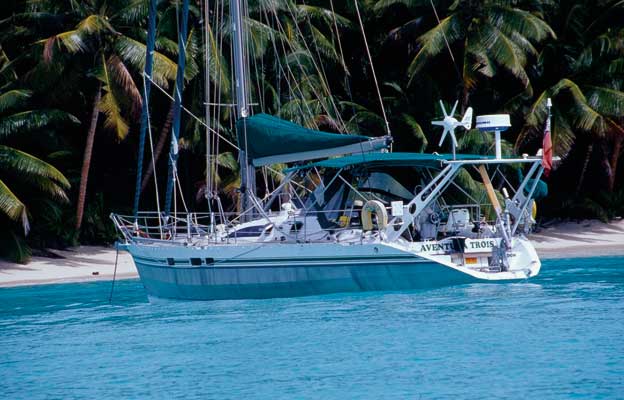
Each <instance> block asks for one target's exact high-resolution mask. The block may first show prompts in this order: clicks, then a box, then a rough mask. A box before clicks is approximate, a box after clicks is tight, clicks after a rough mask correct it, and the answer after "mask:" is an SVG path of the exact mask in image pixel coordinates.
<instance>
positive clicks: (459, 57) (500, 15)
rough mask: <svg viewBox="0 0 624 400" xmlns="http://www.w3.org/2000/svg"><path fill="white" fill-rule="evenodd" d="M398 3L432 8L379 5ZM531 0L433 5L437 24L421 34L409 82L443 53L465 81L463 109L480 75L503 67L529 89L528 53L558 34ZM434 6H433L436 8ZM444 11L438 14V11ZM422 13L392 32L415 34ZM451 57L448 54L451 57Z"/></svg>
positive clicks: (409, 0)
mask: <svg viewBox="0 0 624 400" xmlns="http://www.w3.org/2000/svg"><path fill="white" fill-rule="evenodd" d="M398 3H401V4H404V5H407V6H408V7H420V9H421V10H425V9H423V7H429V6H430V4H433V3H430V2H429V1H422V0H380V1H378V3H377V4H376V8H377V9H378V10H381V11H382V10H386V9H388V8H389V7H391V6H394V5H396V4H398ZM531 3H532V2H529V1H525V2H520V4H516V3H510V2H509V1H503V0H457V1H454V2H453V3H452V4H451V5H450V6H449V7H448V8H447V9H446V10H444V9H442V8H439V9H438V8H434V10H431V9H430V8H429V9H428V10H426V12H427V14H428V15H435V16H436V18H437V17H438V15H440V19H439V20H434V21H433V27H431V28H430V29H429V30H427V31H426V32H425V33H423V34H421V35H420V36H418V37H417V38H416V40H415V43H414V44H413V45H412V47H413V48H414V49H415V51H414V55H413V58H412V60H411V62H410V64H409V67H408V77H409V79H410V82H414V80H415V79H416V77H417V76H419V74H420V73H421V72H423V71H424V70H425V68H426V67H427V66H431V65H436V66H437V67H438V68H439V66H440V64H441V61H440V60H442V58H441V57H442V56H444V57H447V58H446V59H450V60H452V62H453V64H454V67H455V69H456V71H457V75H458V78H459V80H460V83H461V94H460V97H461V110H462V111H463V110H465V109H466V107H467V106H468V101H469V97H470V93H471V91H473V90H475V88H476V87H477V85H478V84H479V82H480V81H481V80H484V79H490V78H493V77H494V76H496V75H498V74H500V72H501V70H504V71H505V72H506V73H507V74H510V75H511V76H513V77H514V78H515V79H516V80H517V81H518V82H519V83H520V84H521V85H522V88H523V89H526V90H531V82H530V79H529V75H528V73H527V71H526V67H527V62H528V59H529V57H536V56H537V54H538V52H537V50H536V48H535V44H536V43H539V42H542V41H543V40H545V39H547V38H549V37H554V36H555V34H554V32H553V31H552V29H551V28H550V26H549V25H548V24H547V23H546V22H544V20H543V19H542V18H540V16H539V13H537V12H531V11H528V10H527V9H523V8H522V7H521V6H524V7H527V8H528V9H529V10H531V9H533V10H532V11H537V10H536V9H535V6H534V5H533V4H531ZM432 11H435V13H434V12H432ZM438 13H440V14H438ZM423 23H424V22H423V21H422V19H420V18H417V19H413V20H411V21H408V22H407V23H405V24H404V25H402V26H401V27H399V28H396V29H395V30H393V31H392V32H391V37H395V38H396V37H400V38H404V37H405V36H407V37H408V38H409V37H413V31H414V30H415V27H416V31H418V30H419V29H418V28H419V27H420V26H422V25H423ZM449 56H450V58H449Z"/></svg>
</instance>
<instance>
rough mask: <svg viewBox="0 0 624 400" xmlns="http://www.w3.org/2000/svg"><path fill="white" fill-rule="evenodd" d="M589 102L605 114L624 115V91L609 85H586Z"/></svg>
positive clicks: (619, 116)
mask: <svg viewBox="0 0 624 400" xmlns="http://www.w3.org/2000/svg"><path fill="white" fill-rule="evenodd" d="M584 88H585V92H586V96H587V104H589V106H590V107H592V108H593V109H594V110H596V111H598V112H599V113H601V114H603V115H608V116H614V117H618V118H621V117H622V116H624V92H622V91H620V90H615V89H611V88H608V87H599V86H593V85H586V86H584Z"/></svg>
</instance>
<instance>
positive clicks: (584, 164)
mask: <svg viewBox="0 0 624 400" xmlns="http://www.w3.org/2000/svg"><path fill="white" fill-rule="evenodd" d="M593 150H594V144H593V143H590V144H589V146H587V153H586V154H585V162H584V163H583V169H582V170H581V176H580V177H579V181H578V185H577V186H576V196H577V197H578V195H579V193H581V187H582V186H583V181H584V180H585V173H586V172H587V165H589V159H590V158H591V155H592V151H593Z"/></svg>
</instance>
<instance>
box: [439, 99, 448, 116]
mask: <svg viewBox="0 0 624 400" xmlns="http://www.w3.org/2000/svg"><path fill="white" fill-rule="evenodd" d="M440 108H441V109H442V114H444V116H445V117H448V114H447V113H446V109H445V108H444V103H442V100H440Z"/></svg>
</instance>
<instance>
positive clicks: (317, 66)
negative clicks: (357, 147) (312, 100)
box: [287, 1, 346, 132]
mask: <svg viewBox="0 0 624 400" xmlns="http://www.w3.org/2000/svg"><path fill="white" fill-rule="evenodd" d="M287 4H288V11H289V12H290V15H291V16H292V18H293V20H294V21H295V24H294V26H295V29H296V32H297V34H298V35H299V37H300V38H301V41H302V43H303V45H304V47H305V48H306V50H307V51H308V53H309V54H310V59H311V60H312V64H313V65H314V68H315V69H316V72H317V74H318V75H319V80H320V81H321V86H322V88H323V89H324V90H325V92H326V95H327V99H328V100H329V102H330V104H331V106H332V108H333V109H334V114H335V116H336V119H337V122H339V123H340V124H341V125H342V126H341V127H340V130H342V131H343V132H344V131H346V127H345V124H344V121H343V120H342V116H341V115H340V111H339V110H338V106H337V105H336V102H335V100H334V96H332V94H331V89H330V87H329V84H328V80H327V74H326V72H325V68H324V66H323V63H321V62H320V60H321V54H320V51H319V46H318V43H317V42H316V39H315V38H314V34H311V36H310V37H311V39H312V43H313V44H314V48H315V50H316V54H317V56H318V58H319V62H318V63H317V62H316V60H315V59H314V57H313V55H312V51H311V50H310V47H309V46H308V43H307V40H306V38H305V36H304V35H303V32H302V31H301V29H300V28H299V25H298V24H297V23H296V22H297V21H296V16H295V14H294V12H293V10H292V8H291V7H290V5H291V3H290V2H288V3H287ZM303 4H304V5H305V1H303ZM305 20H306V22H307V23H308V27H309V29H310V32H311V33H312V32H314V29H315V28H314V26H313V25H312V23H311V21H310V18H309V16H306V17H305ZM318 100H319V102H320V103H321V105H322V106H324V104H323V102H322V100H321V99H320V98H319V99H318ZM323 108H325V109H326V112H327V114H328V115H331V114H330V113H329V109H328V107H323Z"/></svg>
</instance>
